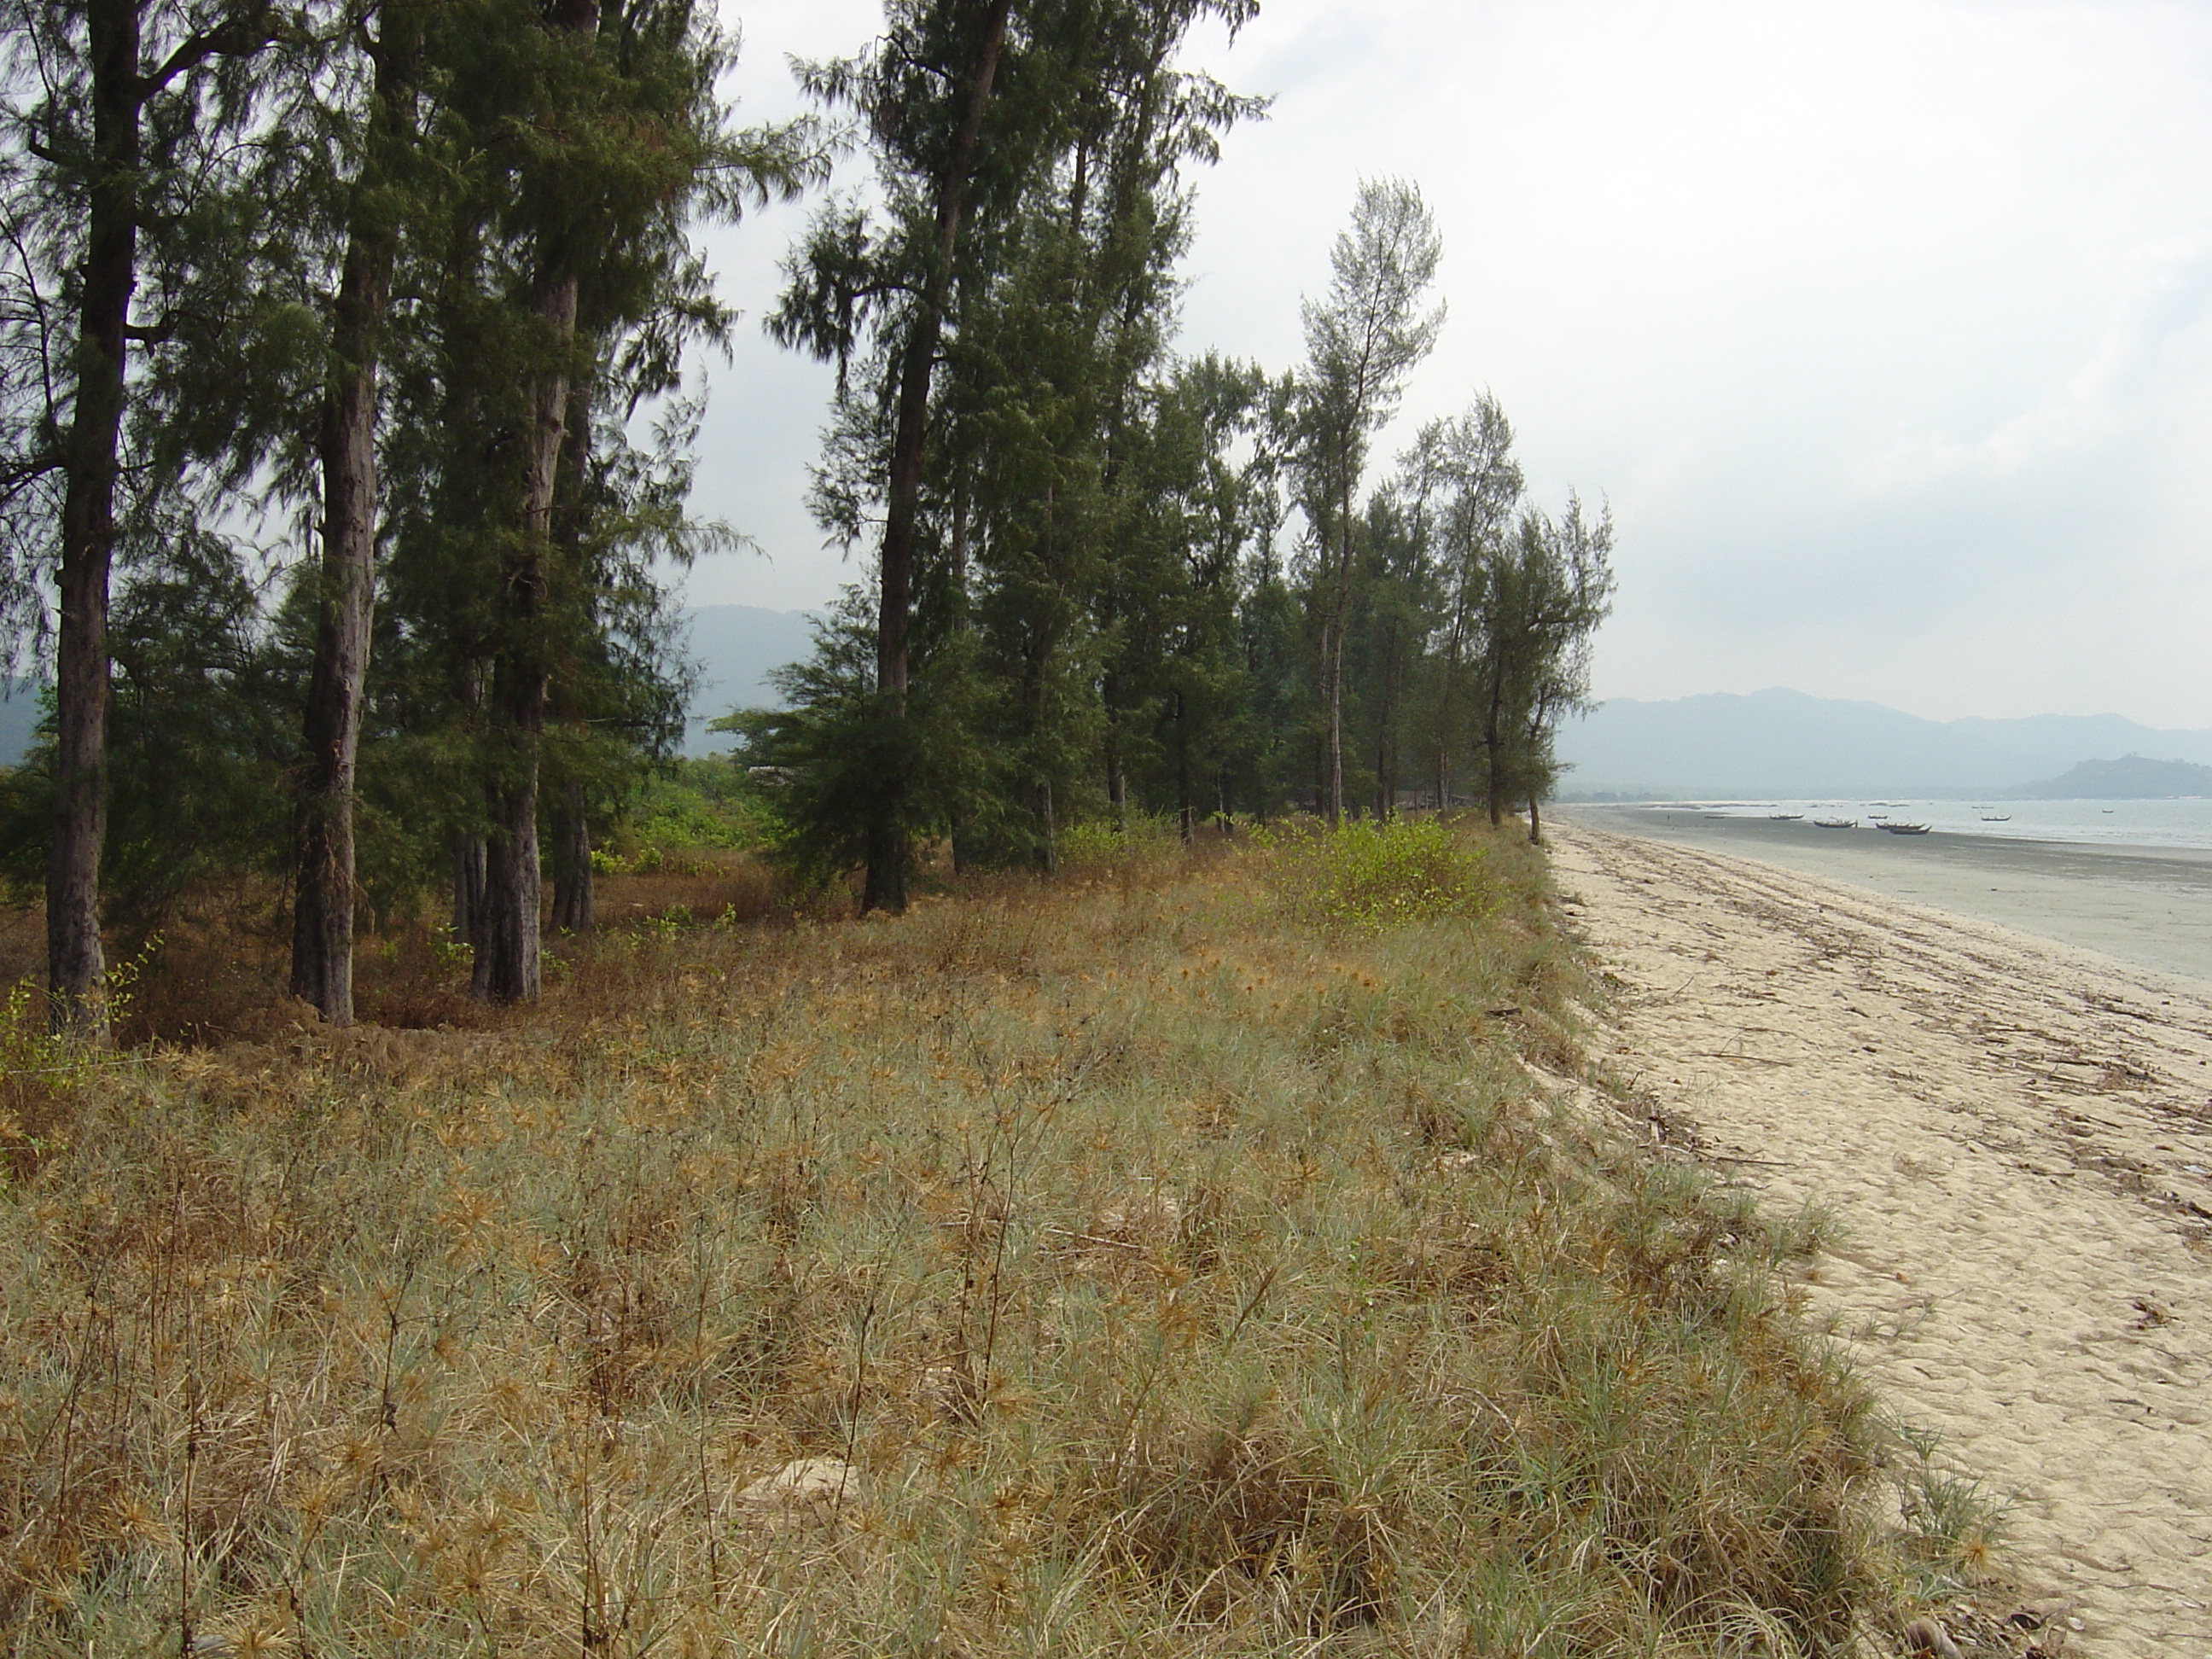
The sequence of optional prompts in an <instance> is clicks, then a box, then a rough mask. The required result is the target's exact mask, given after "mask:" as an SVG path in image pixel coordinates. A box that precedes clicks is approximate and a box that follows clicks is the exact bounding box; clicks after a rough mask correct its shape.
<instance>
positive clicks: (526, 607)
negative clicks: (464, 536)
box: [474, 268, 578, 1002]
mask: <svg viewBox="0 0 2212 1659" xmlns="http://www.w3.org/2000/svg"><path fill="white" fill-rule="evenodd" d="M577 290H578V283H577V279H576V277H575V275H574V273H573V272H569V271H563V270H558V269H557V268H556V269H548V270H543V271H541V273H540V275H539V276H538V280H537V282H536V283H533V284H532V291H531V311H532V314H533V315H534V316H535V317H536V318H537V319H538V324H539V327H540V334H539V344H540V347H541V349H545V350H547V351H548V352H549V353H551V354H554V355H555V356H556V364H555V366H554V367H551V368H545V369H543V370H541V371H540V372H538V374H535V375H533V376H532V380H531V384H530V386H529V388H528V393H527V402H526V406H525V412H524V432H523V471H522V495H521V501H520V511H519V513H518V514H517V516H518V519H519V521H520V522H519V526H518V527H519V528H520V532H521V534H520V538H519V541H520V546H519V548H518V550H517V552H516V554H515V556H514V557H513V561H512V562H511V564H510V566H509V568H508V569H507V611H508V626H509V629H510V633H509V636H508V641H507V649H506V652H505V653H504V656H503V658H502V660H501V662H500V664H499V665H498V666H497V668H496V669H495V671H494V673H493V695H492V699H491V715H492V726H493V732H494V735H495V741H496V742H497V743H498V744H499V745H500V747H501V750H503V752H501V754H499V755H498V757H496V759H495V769H494V773H493V777H492V791H491V799H490V802H489V805H490V807H491V814H490V817H491V834H490V836H489V838H488V842H487V844H486V847H485V858H484V926H483V935H484V936H483V939H480V940H479V941H478V943H477V962H476V978H475V982H474V989H475V992H476V994H477V995H478V996H480V997H483V998H485V999H487V1000H490V1001H494V1002H534V1001H536V1000H538V993H539V992H540V991H541V990H542V989H543V988H544V965H543V960H542V951H543V947H544V919H543V916H542V915H541V905H540V901H541V892H542V888H541V879H542V878H541V875H540V872H539V868H538V748H539V739H540V738H542V737H543V735H544V730H545V706H546V700H547V692H548V689H549V684H548V682H549V676H548V671H547V666H546V662H545V652H544V641H542V640H540V639H539V638H538V633H539V630H540V629H541V628H542V626H543V621H544V617H543V613H544V602H545V589H546V578H547V572H546V562H547V560H548V558H549V557H550V552H551V542H552V521H553V496H554V491H555V489H556V486H557V484H558V483H559V479H560V469H561V454H562V442H563V440H564V439H565V438H566V436H567V435H568V372H567V367H566V365H565V364H564V363H561V362H558V361H557V359H558V357H560V356H565V355H566V353H567V352H568V350H569V349H572V347H573V346H574V341H575V337H576V299H577Z"/></svg>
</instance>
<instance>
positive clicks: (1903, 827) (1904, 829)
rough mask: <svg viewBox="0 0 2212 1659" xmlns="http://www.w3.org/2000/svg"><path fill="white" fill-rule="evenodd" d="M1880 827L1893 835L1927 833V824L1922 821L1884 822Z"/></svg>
mask: <svg viewBox="0 0 2212 1659" xmlns="http://www.w3.org/2000/svg"><path fill="white" fill-rule="evenodd" d="M1881 827H1882V828H1883V829H1887V830H1888V831H1889V833H1890V834H1891V835H1893V836H1924V835H1926V834H1927V833H1928V826H1927V825H1926V824H1924V823H1885V824H1883V825H1882V826H1881Z"/></svg>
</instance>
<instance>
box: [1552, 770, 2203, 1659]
mask: <svg viewBox="0 0 2212 1659" xmlns="http://www.w3.org/2000/svg"><path fill="white" fill-rule="evenodd" d="M1591 815H1592V809H1589V808H1586V807H1578V808H1576V809H1574V811H1573V812H1572V814H1571V815H1567V816H1565V817H1562V818H1560V819H1555V820H1554V823H1553V867H1554V871H1555V872H1556V877H1557V880H1558V883H1559V889H1560V892H1561V896H1562V902H1563V905H1564V906H1565V909H1566V911H1567V914H1568V915H1569V916H1570V918H1571V921H1572V923H1573V925H1574V926H1575V927H1576V928H1577V931H1578V932H1579V933H1581V934H1582V936H1583V939H1584V940H1585V942H1586V944H1587V945H1588V946H1589V950H1590V951H1591V952H1592V954H1593V955H1594V956H1595V957H1596V959H1597V961H1598V963H1599V964H1600V967H1601V972H1602V974H1603V975H1604V976H1605V978H1606V981H1607V984H1608V985H1609V986H1610V987H1611V988H1612V991H1613V998H1612V1005H1613V1006H1612V1008H1611V1010H1610V1018H1609V1025H1608V1029H1607V1031H1606V1032H1605V1033H1604V1034H1603V1035H1602V1036H1601V1039H1600V1042H1599V1044H1598V1045H1597V1050H1596V1052H1597V1054H1598V1056H1599V1057H1600V1059H1601V1060H1602V1061H1603V1063H1605V1064H1607V1066H1610V1067H1611V1068H1612V1070H1613V1073H1614V1075H1615V1076H1616V1077H1617V1078H1618V1079H1621V1081H1622V1082H1623V1084H1624V1085H1626V1092H1627V1094H1628V1098H1629V1101H1630V1103H1631V1105H1630V1109H1631V1110H1632V1111H1635V1112H1644V1113H1648V1115H1649V1116H1650V1130H1651V1133H1652V1136H1653V1139H1655V1141H1656V1142H1658V1143H1659V1144H1660V1146H1661V1147H1662V1154H1663V1155H1669V1156H1687V1157H1695V1158H1699V1159H1701V1160H1703V1161H1705V1162H1706V1163H1707V1164H1709V1165H1710V1166H1711V1167H1712V1168H1713V1169H1714V1170H1717V1172H1720V1173H1721V1174H1722V1176H1723V1179H1725V1180H1727V1181H1729V1182H1730V1183H1731V1184H1735V1185H1739V1186H1742V1187H1745V1188H1751V1189H1753V1190H1755V1191H1756V1192H1757V1193H1758V1194H1759V1198H1760V1201H1761V1203H1762V1206H1765V1207H1766V1208H1767V1209H1768V1210H1769V1211H1770V1212H1776V1213H1788V1212H1792V1211H1795V1210H1796V1209H1798V1208H1800V1207H1801V1206H1807V1205H1811V1206H1818V1207H1819V1208H1820V1210H1822V1211H1824V1212H1827V1213H1829V1214H1831V1215H1832V1216H1833V1218H1835V1221H1836V1222H1837V1224H1838V1231H1837V1233H1836V1235H1835V1237H1833V1238H1832V1241H1831V1242H1830V1243H1827V1244H1826V1246H1824V1248H1823V1249H1822V1250H1821V1251H1820V1254H1819V1255H1817V1256H1816V1257H1815V1258H1814V1260H1813V1261H1810V1262H1809V1263H1808V1265H1807V1267H1805V1269H1804V1271H1803V1273H1802V1277H1801V1279H1800V1281H1799V1283H1798V1285H1797V1287H1796V1288H1797V1290H1798V1291H1799V1293H1800V1294H1801V1295H1802V1297H1803V1298H1804V1303H1805V1306H1806V1310H1807V1313H1808V1316H1810V1317H1811V1318H1813V1319H1814V1321H1815V1322H1818V1323H1821V1324H1823V1325H1825V1326H1826V1328H1828V1329H1829V1330H1831V1331H1832V1333H1834V1334H1835V1336H1836V1339H1837V1340H1838V1343H1839V1344H1840V1345H1841V1346H1843V1347H1844V1349H1845V1351H1846V1352H1848V1353H1849V1355H1850V1358H1851V1360H1852V1362H1853V1364H1854V1365H1855V1366H1856V1368H1857V1370H1858V1371H1859V1372H1860V1374H1861V1375H1862V1376H1864V1377H1865V1378H1866V1379H1867V1380H1868V1382H1869V1383H1870V1384H1872V1385H1873V1386H1874V1387H1875V1389H1876V1390H1877V1391H1878V1393H1879V1395H1881V1399H1882V1401H1883V1402H1884V1404H1885V1406H1886V1407H1887V1408H1888V1409H1890V1410H1892V1411H1893V1412H1895V1413H1897V1414H1898V1415H1899V1417H1900V1418H1901V1419H1904V1420H1905V1421H1906V1422H1909V1423H1911V1424H1913V1425H1918V1426H1920V1427H1922V1428H1925V1429H1927V1430H1929V1431H1932V1432H1933V1433H1934V1435H1935V1436H1936V1440H1937V1444H1938V1447H1939V1451H1938V1454H1937V1456H1938V1460H1939V1462H1940V1465H1941V1467H1942V1470H1943V1472H1944V1473H1945V1474H1949V1475H1954V1476H1956V1477H1958V1478H1961V1479H1966V1480H1975V1481H1978V1482H1980V1483H1982V1485H1983V1486H1984V1490H1985V1491H1987V1492H1990V1494H1991V1495H1992V1496H1994V1497H1996V1498H2000V1499H2003V1500H2006V1501H2008V1504H2009V1506H2010V1507H2009V1510H2008V1523H2009V1525H2008V1533H2009V1536H2008V1540H2007V1541H2006V1542H2005V1543H2004V1544H2003V1546H2002V1550H2001V1553H2000V1565H2001V1567H2002V1569H2003V1570H2004V1571H2008V1572H2010V1573H2011V1574H2013V1575H2014V1576H2015V1577H2016V1578H2017V1580H2018V1583H2017V1584H2016V1585H2015V1586H2013V1587H2010V1588H2005V1589H2000V1588H1999V1587H1997V1586H1995V1585H1992V1586H1989V1587H1984V1588H1981V1589H1976V1588H1972V1587H1970V1588H1968V1589H1965V1590H1962V1591H1961V1592H1960V1595H1958V1596H1956V1597H1955V1598H1954V1599H1953V1601H1952V1603H1951V1605H1950V1607H1949V1608H1948V1615H1947V1616H1948V1617H1949V1618H1950V1619H1951V1620H1952V1621H1953V1623H1954V1628H1955V1629H1958V1630H1960V1632H1961V1633H1962V1640H1963V1639H1964V1636H1965V1633H1966V1632H1971V1631H1972V1630H1973V1629H1975V1628H1977V1627H1978V1621H1979V1626H1980V1627H1986V1626H1988V1624H1989V1622H1990V1620H1995V1619H2001V1618H2002V1617H2005V1616H2006V1614H2007V1610H2008V1609H2009V1608H2015V1607H2019V1608H2022V1609H2023V1611H2025V1610H2026V1609H2027V1608H2039V1609H2041V1611H2040V1612H2039V1613H2035V1614H2034V1615H2033V1616H2035V1617H2037V1618H2047V1619H2048V1620H2050V1621H2051V1631H2052V1633H2054V1634H2057V1633H2059V1632H2063V1636H2062V1637H2061V1639H2062V1640H2064V1641H2067V1642H2068V1645H2067V1646H2066V1651H2067V1653H2068V1654H2069V1656H2073V1655H2088V1656H2092V1659H2102V1656H2107V1655H2109V1656H2112V1659H2119V1656H2123V1655H2125V1656H2134V1655H2138V1654H2151V1653H2156V1654H2172V1655H2180V1656H2187V1659H2208V1656H2212V1309H2208V1307H2207V1306H2206V1303H2205V1298H2204V1296H2203V1290H2204V1286H2205V1284H2206V1282H2207V1278H2208V1274H2212V1099H2208V1094H2212V983H2206V982H2204V981H2203V978H2202V977H2201V976H2200V977H2190V976H2183V975H2173V974H2170V973H2167V972H2165V971H2161V970H2159V969H2156V968H2154V967H2143V966H2138V965H2136V964H2134V963H2130V962H2126V961H2123V960H2120V959H2118V958H2117V957H2114V956H2112V955H2110V954H2100V953H2097V952H2094V951H2089V950H2087V949H2084V948H2081V946H2079V945H2074V944H2070V943H2066V942H2054V941H2053V940H2052V939H2051V938H2049V937H2048V935H2047V934H2046V935H2045V937H2035V936H2032V935H2031V934H2030V933H2027V932H2025V931H2021V930H2019V929H2015V928H2013V927H2007V926H2004V925H2000V924H1998V923H1996V922H1993V921H1987V920H1981V919H1977V918H1975V917H1972V916H1971V915H1961V914H1960V913H1959V911H1958V910H1957V909H1956V908H1948V909H1947V908H1938V907H1936V905H1934V904H1933V903H1932V902H1929V901H1925V900H1923V901H1918V902H1914V901H1911V900H1905V899H1900V898H1899V897H1897V896H1893V895H1890V894H1887V893H1885V892H1883V891H1881V890H1879V889H1877V888H1875V887H1874V886H1873V885H1872V884H1856V885H1847V884H1844V881H1843V880H1841V879H1840V878H1836V877H1832V876H1828V875H1825V874H1818V873H1808V872H1804V871H1802V870H1797V869H1791V868H1788V867H1784V866H1782V865H1781V863H1780V862H1779V860H1777V859H1774V858H1771V857H1768V856H1764V855H1762V856H1759V858H1758V859H1757V860H1756V861H1754V860H1753V858H1751V857H1747V856H1744V855H1741V854H1736V853H1734V852H1731V851H1723V850H1721V849H1720V848H1716V847H1714V846H1713V845H1711V844H1710V839H1711V838H1710V836H1709V835H1707V834H1701V836H1700V839H1699V840H1697V841H1692V840H1691V839H1690V836H1689V834H1688V833H1685V834H1684V835H1682V836H1677V837H1672V838H1669V837H1662V836H1654V835H1637V836H1630V835H1623V834H1620V833H1615V832H1612V831H1609V830H1607V829H1602V828H1600V827H1597V826H1596V825H1595V824H1593V823H1591V822H1589V817H1590V816H1591ZM1699 830H1702V826H1699ZM1882 839H1884V840H1887V837H1885V838H1882ZM1916 839H1917V838H1916ZM1778 840H1779V838H1773V840H1771V841H1770V842H1766V843H1764V844H1765V845H1768V846H1771V845H1772V844H1774V841H1778ZM1735 844H1736V845H1739V846H1741V845H1743V844H1745V843H1744V842H1741V841H1739V842H1736V843H1735ZM1753 844H1760V843H1753ZM1784 850H1787V849H1786V848H1785V849H1784ZM2007 850H2008V851H2010V850H2012V849H2010V848H2008V849H2007ZM1882 855H1883V854H1881V853H1877V854H1875V856H1876V857H1877V858H1880V857H1881V856H1882ZM2100 856H2102V855H2100ZM1885 867H1887V869H1888V870H1889V871H1891V872H1897V871H1899V870H1902V871H1903V872H1904V876H1903V877H1902V878H1900V877H1899V876H1897V875H1895V874H1894V873H1893V874H1892V877H1891V879H1892V880H1893V881H1901V880H1905V879H1911V880H1913V881H1916V882H1917V883H1918V884H1921V885H1923V886H1928V885H1930V884H1929V883H1928V882H1927V880H1926V877H1925V872H1924V871H1922V872H1917V873H1916V872H1915V871H1914V869H1913V866H1911V864H1910V863H1905V862H1901V861H1900V860H1897V859H1895V858H1893V859H1891V860H1890V861H1889V863H1888V865H1887V866H1885ZM1952 867H1954V868H1955V867H1956V866H1952ZM1967 867H1968V868H1971V867H1972V866H1967ZM1877 873H1880V869H1879V868H1878V869H1877ZM2046 873H2048V872H2046ZM2049 879H2050V880H2051V882H2052V883H2054V884H2055V883H2057V882H2059V881H2062V880H2063V879H2064V878H2063V877H2061V876H2057V875H2051V876H2050V877H2049ZM1955 884H1957V883H1956V881H1955V879H1954V885H1955ZM1986 885H1988V884H1987V883H1986V882H1984V886H1986ZM2125 896H2126V890H2118V897H2120V898H2124V897H2125ZM2100 902H2115V894H2114V890H2110V889H2108V890H2106V899H2105V900H2104V901H2100ZM1984 1602H1986V1603H1987V1605H1983V1603H1984ZM2041 1640H2042V1638H2039V1642H2040V1641H2041ZM2042 1650H2045V1651H2051V1650H2055V1649H2051V1648H2049V1647H2045V1648H2043V1649H2042Z"/></svg>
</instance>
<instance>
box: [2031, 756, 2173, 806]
mask: <svg viewBox="0 0 2212 1659" xmlns="http://www.w3.org/2000/svg"><path fill="white" fill-rule="evenodd" d="M2005 793H2007V794H2008V795H2011V796H2012V797H2014V798H2015V799H2020V800H2172V799H2176V798H2178V797H2180V796H2184V795H2212V766H2195V765H2191V763H2189V762H2187V761H2178V760H2163V761H2162V760H2149V759H2147V758H2145V757H2143V756H2141V755H2123V756H2121V757H2120V758H2119V759H2118V760H2087V761H2083V762H2082V763H2081V764H2080V765H2078V766H2076V767H2075V768H2073V769H2071V770H2070V771H2069V772H2067V773H2066V774H2065V775H2063V776H2061V777H2056V778H2050V779H2047V780H2045V781H2043V782H2041V783H2029V784H2022V785H2021V787H2019V788H2017V789H2011V790H2007V791H2006V792H2005Z"/></svg>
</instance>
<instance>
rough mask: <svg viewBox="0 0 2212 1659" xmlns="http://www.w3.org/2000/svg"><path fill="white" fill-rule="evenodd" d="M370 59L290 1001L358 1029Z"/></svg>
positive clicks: (379, 261)
mask: <svg viewBox="0 0 2212 1659" xmlns="http://www.w3.org/2000/svg"><path fill="white" fill-rule="evenodd" d="M381 27H382V28H383V30H384V31H385V33H384V38H383V39H382V40H380V42H379V45H378V46H377V47H376V48H374V49H373V50H374V51H375V54H376V60H377V63H376V90H375V94H374V109H373V111H372V112H371V115H370V124H371V135H370V146H371V148H370V150H369V154H368V158H367V159H366V160H365V161H363V163H362V178H360V179H357V180H356V183H355V186H354V192H355V199H354V206H353V223H352V227H351V229H350V231H349V237H348V243H347V247H346V255H345V264H344V265H343V270H342V272H341V274H340V276H339V281H338V294H337V310H336V314H335V317H334V319H333V325H332V330H331V356H332V359H333V365H334V366H333V368H332V371H331V379H330V381H329V384H328V385H327V386H326V387H325V391H324V394H323V416H322V429H321V432H320V434H319V437H318V441H317V449H318V455H317V459H318V460H319V463H320V465H321V468H322V474H323V548H322V568H321V571H320V573H319V577H320V584H319V592H318V594H317V596H316V616H315V664H314V671H313V676H312V678H311V679H310V680H309V683H308V687H307V709H306V717H305V720H304V721H303V722H302V726H303V732H302V735H303V736H304V738H305V739H306V746H307V774H306V776H305V777H304V778H303V779H302V780H301V786H300V796H299V800H298V802H297V805H296V816H295V825H296V841H295V863H294V868H293V906H292V994H293V995H295V996H296V997H300V998H301V999H303V1000H306V1001H308V1002H311V1003H313V1005H314V1006H315V1008H316V1010H317V1012H319V1013H320V1014H321V1015H322V1017H323V1021H324V1023H325V1024H329V1025H350V1024H353V922H354V777H355V763H356V758H357V757H358V755H359V752H360V747H361V722H362V700H363V687H364V685H365V684H366V683H367V679H368V653H369V625H370V621H371V616H372V610H373V607H374V604H375V598H376V514H377V475H376V382H377V361H378V351H379V347H380V343H381V339H382V336H383V331H384V318H385V313H386V308H387V307H388V305H389V303H390V299H391V292H392V258H393V255H394V252H395V251H396V248H397V245H398V238H397V236H396V235H395V234H394V233H393V228H392V224H391V222H390V221H389V218H388V216H386V215H385V213H384V212H383V211H382V210H381V209H380V208H379V207H378V206H376V205H374V200H373V198H374V192H375V191H377V190H378V189H379V180H380V173H381V168H380V166H379V158H378V155H377V150H378V148H379V147H380V146H381V145H385V144H389V143H392V141H393V140H394V139H395V138H396V137H397V132H396V128H397V125H398V118H397V112H396V105H397V103H398V100H399V99H400V97H401V96H403V94H402V90H401V81H402V78H403V71H402V70H401V68H400V65H399V63H398V58H397V54H396V48H395V46H394V43H393V41H392V39H391V35H390V31H391V28H392V23H391V21H390V16H389V15H388V14H387V15H386V19H385V21H384V22H383V24H382V25H381Z"/></svg>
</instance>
